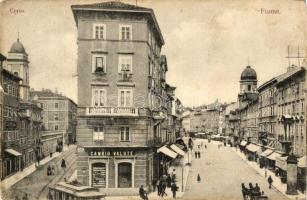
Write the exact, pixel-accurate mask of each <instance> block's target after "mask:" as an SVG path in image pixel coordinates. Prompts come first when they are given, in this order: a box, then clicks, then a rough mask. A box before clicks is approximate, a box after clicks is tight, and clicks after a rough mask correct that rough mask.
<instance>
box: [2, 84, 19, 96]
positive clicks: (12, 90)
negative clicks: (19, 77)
mask: <svg viewBox="0 0 307 200" xmlns="http://www.w3.org/2000/svg"><path fill="white" fill-rule="evenodd" d="M3 90H4V92H5V93H7V94H9V95H12V96H15V97H18V94H19V91H18V88H16V87H14V86H13V85H10V84H3Z"/></svg>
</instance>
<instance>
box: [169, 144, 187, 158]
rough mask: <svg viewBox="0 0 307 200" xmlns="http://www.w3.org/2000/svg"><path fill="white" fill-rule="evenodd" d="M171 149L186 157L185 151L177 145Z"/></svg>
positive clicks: (173, 145)
mask: <svg viewBox="0 0 307 200" xmlns="http://www.w3.org/2000/svg"><path fill="white" fill-rule="evenodd" d="M171 149H172V150H174V151H175V152H176V153H178V154H179V155H181V156H184V151H182V150H181V149H180V148H179V147H178V146H177V145H176V144H172V145H171Z"/></svg>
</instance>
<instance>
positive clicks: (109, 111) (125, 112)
mask: <svg viewBox="0 0 307 200" xmlns="http://www.w3.org/2000/svg"><path fill="white" fill-rule="evenodd" d="M86 115H88V116H132V117H137V116H139V113H138V109H137V108H134V107H87V108H86Z"/></svg>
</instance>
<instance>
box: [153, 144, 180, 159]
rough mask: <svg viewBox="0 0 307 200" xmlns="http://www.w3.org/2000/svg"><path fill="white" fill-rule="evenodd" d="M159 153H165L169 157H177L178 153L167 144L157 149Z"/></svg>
mask: <svg viewBox="0 0 307 200" xmlns="http://www.w3.org/2000/svg"><path fill="white" fill-rule="evenodd" d="M157 152H158V153H160V152H161V153H163V154H165V155H167V156H168V157H171V158H176V157H177V153H175V152H174V151H172V150H170V149H169V148H167V147H166V146H163V147H160V148H159V149H158V150H157Z"/></svg>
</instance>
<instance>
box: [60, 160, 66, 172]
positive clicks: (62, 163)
mask: <svg viewBox="0 0 307 200" xmlns="http://www.w3.org/2000/svg"><path fill="white" fill-rule="evenodd" d="M61 167H62V169H63V170H64V171H65V169H66V162H65V160H64V158H63V159H62V162H61Z"/></svg>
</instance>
